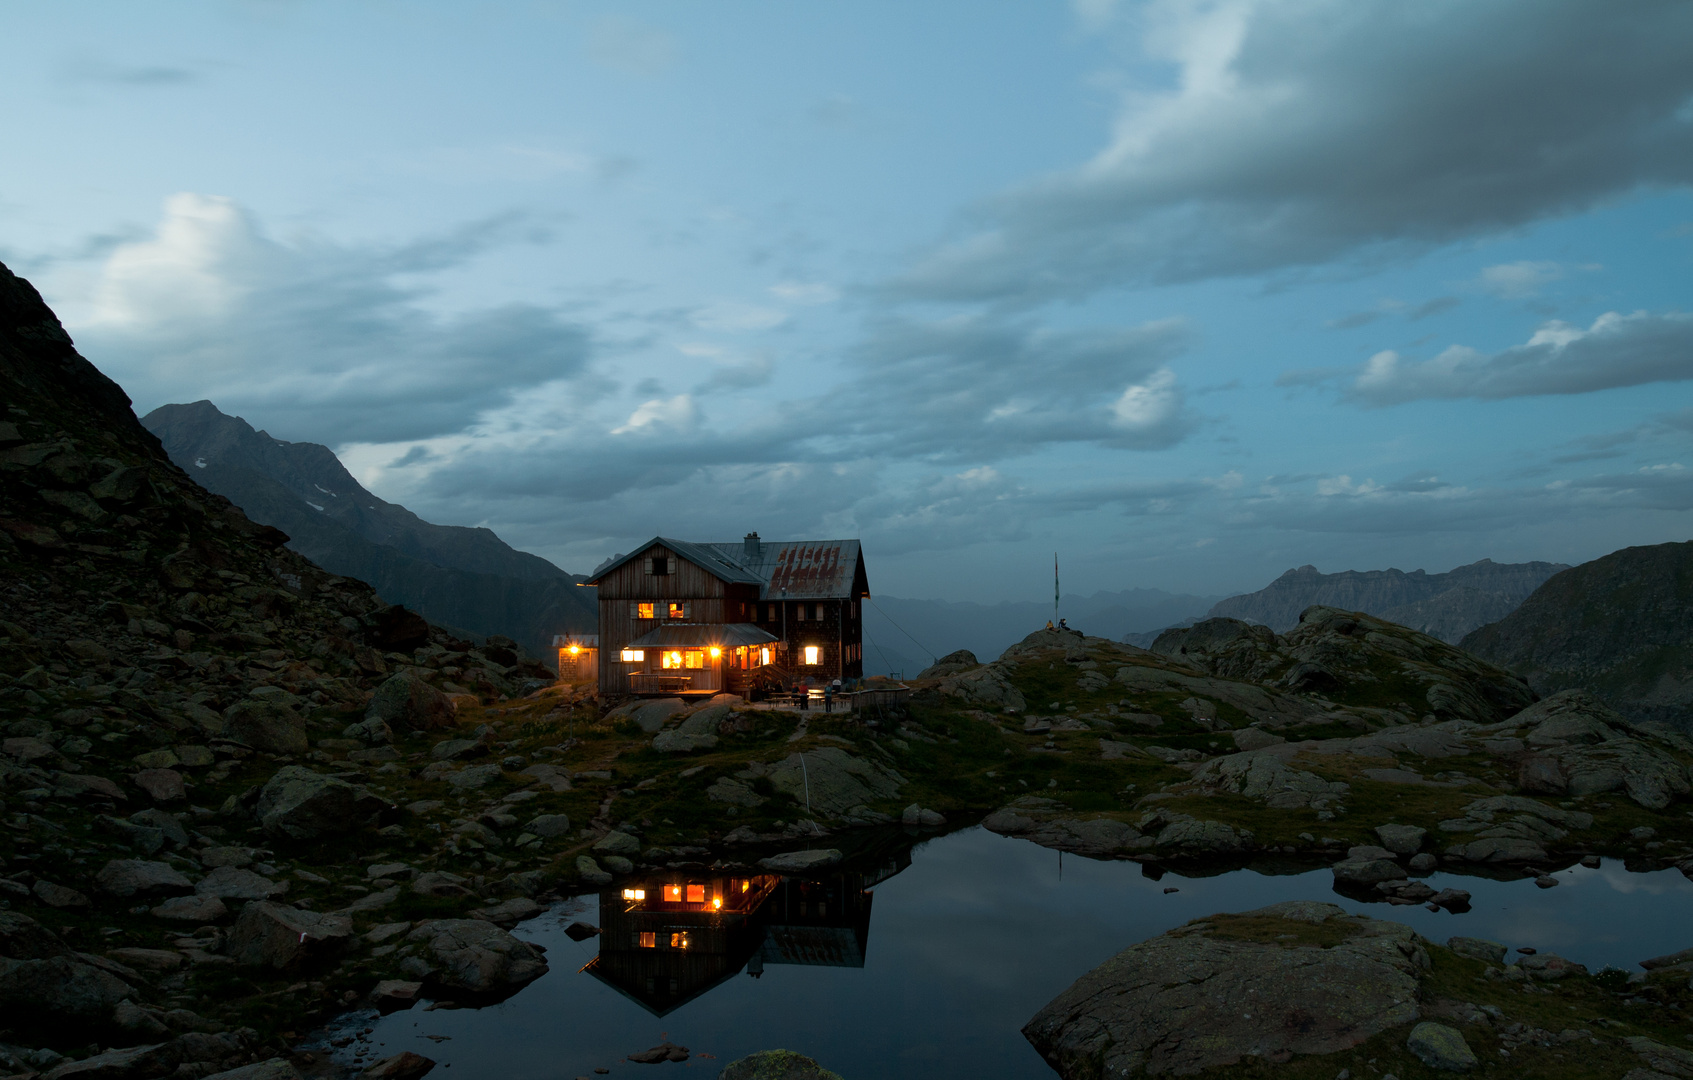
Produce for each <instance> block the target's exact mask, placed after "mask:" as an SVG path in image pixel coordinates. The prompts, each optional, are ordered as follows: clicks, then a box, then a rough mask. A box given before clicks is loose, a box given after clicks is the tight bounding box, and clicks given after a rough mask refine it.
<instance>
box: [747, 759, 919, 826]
mask: <svg viewBox="0 0 1693 1080" xmlns="http://www.w3.org/2000/svg"><path fill="white" fill-rule="evenodd" d="M769 779H770V785H771V786H772V787H774V788H775V789H776V790H777V791H779V792H781V793H782V794H784V795H786V796H788V797H789V798H791V799H793V800H794V801H795V802H797V803H799V804H800V806H802V807H803V806H806V805H808V803H809V806H810V807H811V812H812V814H814V815H816V816H818V817H831V818H832V817H840V816H841V815H842V814H844V813H846V812H847V811H849V810H851V809H853V808H854V807H858V806H865V805H868V804H870V803H873V802H880V801H882V800H884V799H892V798H896V797H897V796H898V795H899V789H900V788H901V787H902V786H903V785H904V784H905V777H903V776H901V775H899V773H897V772H894V771H893V770H892V769H889V768H886V767H884V766H882V765H878V764H876V763H875V762H873V761H867V760H865V759H864V758H860V757H854V756H853V755H852V754H849V753H847V752H846V751H845V750H843V749H841V748H840V747H838V746H825V747H823V748H821V749H819V750H807V751H806V752H805V755H804V760H803V762H802V760H801V756H800V755H799V754H789V755H788V756H787V757H786V758H784V759H783V760H781V761H779V762H777V763H776V764H774V765H772V766H771V767H770V775H769ZM808 795H809V799H808Z"/></svg>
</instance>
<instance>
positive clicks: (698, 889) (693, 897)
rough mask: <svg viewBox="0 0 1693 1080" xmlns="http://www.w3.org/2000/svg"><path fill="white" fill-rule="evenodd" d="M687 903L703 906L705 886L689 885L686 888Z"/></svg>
mask: <svg viewBox="0 0 1693 1080" xmlns="http://www.w3.org/2000/svg"><path fill="white" fill-rule="evenodd" d="M688 903H690V904H703V903H705V886H704V885H689V886H688Z"/></svg>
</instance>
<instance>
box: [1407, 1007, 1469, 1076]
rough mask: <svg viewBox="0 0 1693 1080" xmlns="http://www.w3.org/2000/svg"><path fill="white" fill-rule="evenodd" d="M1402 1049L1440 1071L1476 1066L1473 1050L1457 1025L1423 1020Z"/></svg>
mask: <svg viewBox="0 0 1693 1080" xmlns="http://www.w3.org/2000/svg"><path fill="white" fill-rule="evenodd" d="M1405 1048H1406V1049H1407V1050H1409V1051H1411V1053H1413V1054H1415V1055H1416V1057H1417V1060H1418V1061H1420V1062H1422V1063H1423V1064H1424V1065H1427V1066H1428V1067H1429V1068H1431V1069H1438V1070H1439V1071H1441V1072H1469V1071H1470V1070H1472V1069H1474V1068H1475V1067H1476V1056H1475V1051H1473V1050H1471V1049H1470V1044H1469V1043H1467V1042H1465V1041H1464V1036H1463V1035H1462V1034H1460V1033H1459V1031H1458V1029H1457V1028H1453V1027H1447V1026H1446V1025H1445V1024H1434V1023H1430V1022H1428V1021H1426V1020H1425V1021H1423V1022H1422V1023H1420V1024H1418V1025H1417V1026H1416V1027H1414V1028H1412V1029H1411V1037H1410V1038H1408V1039H1406V1040H1405Z"/></svg>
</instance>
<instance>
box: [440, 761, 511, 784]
mask: <svg viewBox="0 0 1693 1080" xmlns="http://www.w3.org/2000/svg"><path fill="white" fill-rule="evenodd" d="M499 778H500V767H499V766H498V765H496V764H495V763H493V762H489V763H488V764H486V765H472V766H470V767H469V768H465V769H460V770H459V771H457V772H454V773H448V774H447V784H448V785H449V786H450V787H452V788H453V789H454V790H455V791H480V790H481V789H482V788H485V787H487V786H488V785H489V784H491V783H493V782H494V781H495V780H498V779H499Z"/></svg>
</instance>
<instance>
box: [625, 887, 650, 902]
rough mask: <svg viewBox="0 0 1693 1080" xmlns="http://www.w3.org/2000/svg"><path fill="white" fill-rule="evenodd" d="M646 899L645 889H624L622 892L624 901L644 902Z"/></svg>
mask: <svg viewBox="0 0 1693 1080" xmlns="http://www.w3.org/2000/svg"><path fill="white" fill-rule="evenodd" d="M646 898H647V890H645V889H624V890H623V899H625V900H645V899H646Z"/></svg>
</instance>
